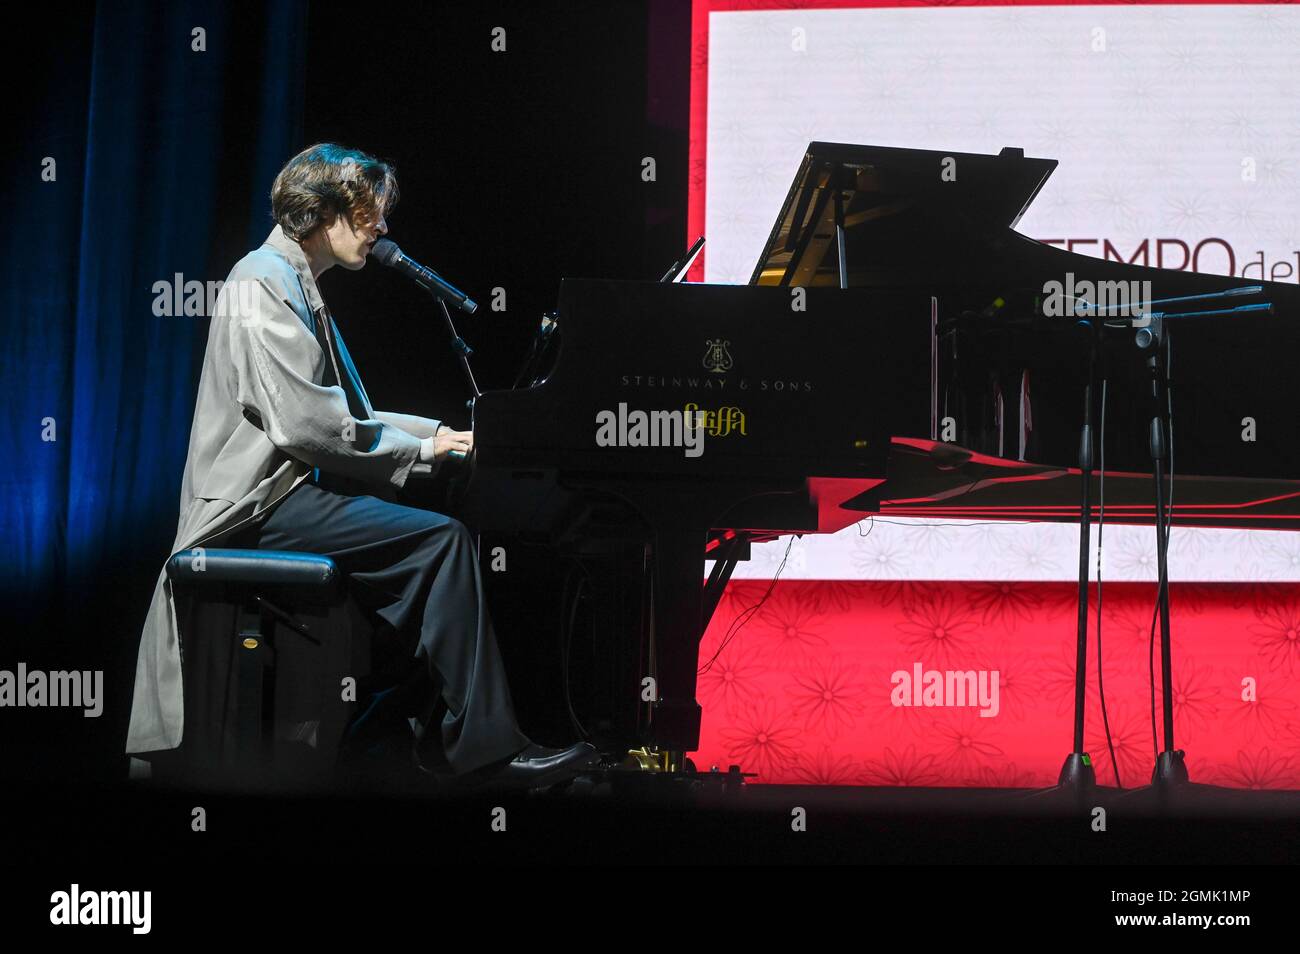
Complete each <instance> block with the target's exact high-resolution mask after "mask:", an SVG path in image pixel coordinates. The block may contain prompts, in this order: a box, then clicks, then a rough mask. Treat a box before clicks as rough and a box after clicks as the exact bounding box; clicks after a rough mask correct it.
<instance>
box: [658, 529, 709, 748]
mask: <svg viewBox="0 0 1300 954" xmlns="http://www.w3.org/2000/svg"><path fill="white" fill-rule="evenodd" d="M705 536H706V534H705V533H704V532H703V531H679V530H673V531H669V532H661V533H658V534H656V535H655V540H654V590H653V592H654V607H653V621H652V625H653V630H652V638H653V640H654V642H653V647H654V652H653V656H652V669H653V671H652V673H651V675H652V676H653V677H654V680H655V682H654V690H655V691H654V694H653V698H654V701H653V703H652V705H651V710H650V711H651V715H650V727H649V742H650V744H651V745H654V746H657V747H658V748H659V749H661V750H665V751H667V752H668V753H670V761H671V762H672V763H673V764H672V767H673V768H676V769H680V768H681V767H682V765H683V764H684V762H683V755H684V753H686V752H691V751H694V750H695V749H697V748H699V744H700V704H699V703H698V702H697V701H696V699H695V677H696V672H697V670H698V668H699V656H700V638H701V636H703V631H702V630H703V618H702V612H703V595H704V592H703V591H704V586H703V581H704V544H705Z"/></svg>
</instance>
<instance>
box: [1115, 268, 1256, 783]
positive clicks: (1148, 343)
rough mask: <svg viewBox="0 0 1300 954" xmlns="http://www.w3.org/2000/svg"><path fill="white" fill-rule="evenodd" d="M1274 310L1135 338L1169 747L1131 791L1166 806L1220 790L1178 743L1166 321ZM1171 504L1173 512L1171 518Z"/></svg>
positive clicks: (1160, 316) (1216, 312)
mask: <svg viewBox="0 0 1300 954" xmlns="http://www.w3.org/2000/svg"><path fill="white" fill-rule="evenodd" d="M1261 292H1263V287H1262V286H1258V285H1256V286H1250V287H1245V288H1233V289H1229V290H1227V291H1224V292H1218V293H1211V294H1206V295H1190V296H1186V297H1183V298H1167V299H1163V300H1162V301H1153V302H1149V303H1144V304H1172V303H1175V302H1177V303H1183V302H1188V301H1211V300H1217V299H1222V298H1230V297H1241V296H1250V295H1257V294H1260V293H1261ZM1272 311H1273V306H1272V304H1271V303H1269V302H1264V303H1261V304H1253V305H1238V306H1236V307H1228V308H1215V309H1212V310H1209V311H1185V312H1177V313H1170V312H1166V311H1154V312H1150V313H1149V319H1150V320H1149V323H1148V324H1147V325H1146V327H1143V328H1141V329H1139V330H1138V332H1137V335H1136V336H1135V339H1134V344H1135V345H1136V346H1137V348H1138V350H1139V351H1142V352H1147V358H1146V365H1147V369H1148V372H1149V373H1150V376H1151V398H1152V402H1153V406H1152V410H1151V422H1150V431H1149V437H1148V445H1149V451H1150V454H1151V462H1152V465H1153V468H1152V469H1153V473H1154V480H1155V503H1156V519H1155V527H1156V579H1157V584H1156V586H1157V591H1156V594H1157V595H1156V607H1157V610H1156V611H1157V613H1158V615H1159V617H1160V691H1161V700H1160V710H1161V717H1162V722H1163V726H1162V730H1163V731H1162V735H1163V737H1164V748H1163V749H1162V750H1161V751H1160V752H1159V753H1158V754H1157V756H1156V764H1155V768H1154V769H1153V770H1152V773H1151V782H1150V784H1149V785H1146V786H1144V787H1142V788H1138V789H1134V790H1133V791H1131V792H1128V793H1126V795H1127V796H1129V797H1138V798H1154V799H1155V800H1156V801H1157V802H1158V803H1159V804H1161V805H1164V804H1166V803H1167V801H1168V800H1169V799H1170V798H1171V797H1182V796H1187V795H1190V794H1192V793H1194V792H1196V791H1206V790H1213V789H1215V788H1217V786H1213V785H1198V784H1194V783H1193V782H1191V781H1190V779H1189V776H1188V773H1187V764H1186V760H1185V755H1186V753H1185V752H1184V751H1183V750H1182V749H1179V748H1175V745H1174V686H1173V657H1172V649H1173V646H1172V640H1171V638H1170V619H1169V562H1168V561H1169V527H1170V525H1171V524H1172V523H1173V508H1172V501H1166V499H1165V466H1166V462H1167V461H1168V460H1169V457H1170V420H1169V375H1168V370H1169V369H1168V368H1167V367H1166V364H1165V359H1164V354H1163V350H1164V349H1165V348H1166V347H1167V342H1168V340H1169V332H1168V329H1167V328H1166V327H1165V322H1167V321H1169V320H1171V319H1175V318H1207V317H1224V316H1230V315H1241V314H1246V313H1266V314H1271V313H1272ZM1171 491H1172V488H1171ZM1167 506H1168V508H1169V512H1168V515H1167V516H1166V507H1167Z"/></svg>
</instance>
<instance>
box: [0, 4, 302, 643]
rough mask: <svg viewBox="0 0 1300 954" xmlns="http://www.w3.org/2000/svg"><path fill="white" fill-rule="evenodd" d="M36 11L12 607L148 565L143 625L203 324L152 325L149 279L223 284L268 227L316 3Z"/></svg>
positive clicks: (292, 132) (26, 124)
mask: <svg viewBox="0 0 1300 954" xmlns="http://www.w3.org/2000/svg"><path fill="white" fill-rule="evenodd" d="M42 19H44V20H45V21H46V22H45V24H44V25H43V26H41V27H36V28H33V29H32V30H30V31H25V32H24V39H23V42H24V43H25V44H26V45H27V49H26V50H25V51H22V50H16V51H15V57H16V58H17V59H16V62H17V63H18V64H19V67H20V68H15V66H14V65H13V63H14V62H15V61H14V60H11V61H10V70H11V71H12V72H11V76H13V77H14V78H15V82H16V83H18V84H19V86H21V90H19V89H17V88H16V89H15V90H14V91H12V93H11V98H12V97H18V98H19V99H21V100H22V104H20V105H18V106H16V107H14V108H16V109H18V113H17V114H16V121H12V120H11V122H10V123H9V124H8V125H9V130H8V141H9V146H8V147H7V148H6V150H5V153H6V154H5V156H4V157H3V160H0V161H3V164H4V167H5V169H6V175H5V176H4V182H3V186H2V188H3V198H4V200H5V202H4V207H5V209H6V210H7V211H8V212H9V213H10V215H9V221H8V222H7V225H6V227H5V228H4V229H2V230H0V248H3V260H4V262H5V266H6V268H5V272H6V279H5V281H4V282H3V283H0V295H3V298H2V299H0V301H2V302H3V312H4V316H5V332H4V334H3V336H0V374H2V375H3V383H4V395H5V402H4V409H3V411H0V449H2V450H3V455H4V461H3V472H2V473H0V481H3V493H0V541H2V542H0V578H2V579H3V585H4V588H5V595H6V597H7V602H8V600H12V599H15V598H19V599H21V600H22V601H24V602H25V603H26V604H27V605H29V606H31V605H36V604H44V605H49V606H54V607H55V608H56V610H57V607H58V604H59V603H60V602H62V601H67V600H76V599H78V598H80V596H82V595H87V589H88V588H89V589H94V588H95V587H94V586H91V587H87V585H86V581H95V582H96V585H98V586H102V585H104V583H105V582H106V581H108V580H111V579H112V578H113V576H114V575H115V574H118V573H125V574H126V575H128V576H129V575H130V574H131V573H132V572H134V573H136V574H137V576H139V575H140V574H141V570H140V568H141V567H144V568H145V571H144V574H143V578H144V580H145V583H144V589H143V591H141V592H140V593H138V594H137V593H135V592H134V590H135V588H136V587H137V586H138V580H137V582H136V583H134V584H133V586H132V588H133V595H134V596H138V597H139V598H140V599H141V600H143V602H142V603H141V604H140V605H139V606H136V605H135V601H134V600H128V601H127V602H128V603H129V605H130V607H131V609H132V610H134V611H137V612H138V616H137V618H135V619H133V620H132V624H133V626H138V624H139V623H140V622H142V620H143V615H144V608H145V604H147V601H148V595H149V586H150V584H151V582H152V574H155V573H156V572H157V570H158V568H159V567H161V565H162V562H163V560H164V559H165V558H166V556H167V555H168V554H167V550H168V547H169V545H170V543H171V541H172V535H173V534H174V532H175V527H176V519H177V515H178V506H177V502H178V497H179V491H180V479H181V472H182V468H183V465H184V460H185V453H186V448H187V444H188V439H189V431H190V419H191V415H192V413H193V408H194V394H195V391H196V388H197V385H198V371H199V362H200V359H201V357H202V353H203V347H204V343H205V341H206V337H207V329H208V320H207V319H206V318H202V317H183V316H182V317H158V316H155V314H154V310H153V303H154V299H155V292H154V290H153V286H154V283H155V282H158V281H165V282H169V283H170V282H172V281H173V280H174V276H176V275H177V274H178V273H179V274H180V275H182V276H184V279H185V280H199V281H202V282H207V281H210V280H221V279H224V278H225V276H226V274H227V272H228V271H229V269H230V266H231V265H232V264H233V263H234V261H235V260H236V259H238V258H239V257H240V256H241V255H243V254H244V253H245V252H246V251H247V250H248V249H249V248H252V247H254V246H256V245H257V244H260V242H261V241H262V240H263V239H264V238H265V236H266V234H267V232H268V231H269V230H270V228H271V226H272V224H273V223H272V222H271V219H270V209H269V205H270V203H269V198H268V196H269V192H270V186H271V181H272V179H273V178H274V176H275V173H276V171H277V170H278V169H279V168H280V166H281V164H283V162H284V161H285V159H286V158H288V157H289V156H291V155H293V154H294V153H295V152H297V151H298V150H299V149H300V148H302V146H303V145H305V144H304V143H302V142H301V134H302V133H301V131H302V106H303V92H304V78H303V70H304V63H305V51H306V19H307V15H306V4H305V3H304V2H301V0H299V2H293V0H268V2H265V3H259V4H256V5H253V4H249V5H233V4H226V3H187V2H177V3H157V2H149V3H145V2H122V0H117V2H101V3H98V4H94V5H91V4H85V5H83V6H80V7H62V8H61V9H59V10H58V11H56V12H51V13H46V14H45V15H44V17H43V18H42ZM200 30H201V31H203V32H202V43H203V45H204V47H205V49H203V50H198V49H196V45H197V44H198V42H199V41H198V40H197V39H196V37H197V36H198V35H199V34H198V33H197V32H196V31H200ZM8 42H10V43H16V40H15V39H14V38H12V37H11V38H10V41H8ZM19 77H21V80H19ZM49 160H52V161H53V162H54V163H55V164H56V166H55V169H56V172H57V177H56V178H55V180H54V181H43V180H42V170H43V168H44V167H45V166H44V164H46V163H48V161H49ZM51 428H52V429H53V437H54V439H53V440H49V439H46V438H48V437H50V436H51V434H50V430H51ZM149 568H152V569H149ZM117 622H118V623H122V622H123V621H122V620H118V621H117ZM133 626H124V628H125V629H126V630H127V631H129V630H130V629H132V628H133ZM136 632H137V633H138V629H136ZM115 638H116V636H115ZM10 648H13V647H12V644H11V645H10ZM123 654H124V655H129V656H131V657H132V659H133V658H134V644H132V645H131V646H130V652H124V653H123ZM4 655H9V654H8V653H5V654H4ZM124 668H125V667H124Z"/></svg>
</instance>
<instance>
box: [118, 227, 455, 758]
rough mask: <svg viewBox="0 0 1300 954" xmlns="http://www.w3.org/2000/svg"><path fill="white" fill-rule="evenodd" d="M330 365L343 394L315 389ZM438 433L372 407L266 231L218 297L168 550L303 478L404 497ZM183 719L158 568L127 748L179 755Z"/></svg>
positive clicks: (166, 594)
mask: <svg viewBox="0 0 1300 954" xmlns="http://www.w3.org/2000/svg"><path fill="white" fill-rule="evenodd" d="M318 322H324V326H323V329H322V331H323V332H324V333H326V334H332V335H334V337H333V344H334V349H333V350H334V351H335V352H337V353H336V354H331V353H329V351H328V350H327V349H323V348H322V347H321V345H320V344H319V343H318V339H317V337H316V329H317V327H318ZM327 340H328V339H327ZM327 362H329V363H330V364H331V366H332V367H331V370H333V371H335V372H336V373H335V374H334V380H337V381H340V382H342V386H334V387H324V386H322V383H321V382H323V381H324V380H325V369H326V363H327ZM350 408H351V409H354V410H355V412H356V413H353V411H352V410H350ZM438 428H439V422H438V421H435V420H431V419H429V418H425V417H417V416H414V415H407V414H390V413H386V412H383V411H375V410H373V408H372V407H371V404H370V400H369V398H368V397H367V396H366V393H365V389H364V388H363V387H362V386H361V380H360V378H359V377H358V375H357V372H356V368H355V367H354V366H353V364H352V361H351V359H350V358H349V357H348V353H347V348H346V346H344V344H343V341H342V339H341V338H339V337H338V336H337V328H335V327H334V325H333V322H332V321H331V320H330V319H329V313H328V311H327V310H326V308H325V305H324V303H323V302H322V301H321V297H320V291H319V290H318V289H317V287H316V280H315V279H314V278H313V277H312V274H311V268H310V267H309V266H308V264H307V257H306V255H304V254H303V251H302V248H301V247H300V246H299V245H298V243H297V242H294V241H293V240H292V239H290V238H289V237H288V236H286V235H285V234H284V233H283V231H281V229H280V227H279V226H278V225H277V226H276V227H275V229H274V230H273V231H272V232H271V234H270V236H268V238H267V240H266V243H265V244H263V245H262V247H261V248H259V249H256V250H255V251H252V252H250V253H249V254H247V255H245V256H244V257H243V258H242V259H240V260H239V262H237V263H236V264H235V267H234V268H233V269H232V270H231V272H230V277H229V278H228V279H226V284H225V285H224V286H223V288H222V290H221V293H220V295H219V296H218V297H217V300H216V309H215V314H214V316H213V317H212V321H211V327H210V328H209V331H208V344H207V352H206V354H205V356H204V359H203V371H202V375H201V378H200V380H199V393H198V400H197V402H196V404H195V408H194V424H193V426H192V428H191V430H190V446H189V455H188V458H187V459H186V461H185V476H184V478H183V480H182V483H181V500H180V523H179V526H178V527H177V531H176V539H175V541H174V543H173V544H172V552H173V553H175V552H177V551H179V550H187V549H190V548H192V547H196V546H200V545H202V546H220V545H221V541H222V540H223V539H224V538H226V537H227V536H228V535H229V534H230V533H231V531H233V530H236V529H238V528H241V527H243V526H245V525H246V524H248V523H249V522H250V521H251V520H252V519H253V518H254V517H255V516H259V515H263V514H265V513H266V511H268V510H270V508H272V507H274V506H275V505H276V504H278V503H279V502H280V501H281V500H282V499H283V498H284V496H285V495H286V494H288V493H289V491H291V490H292V489H293V488H294V487H296V486H298V484H300V483H301V482H302V481H303V480H305V479H307V477H308V476H309V475H310V474H311V473H312V470H313V468H317V467H320V468H324V469H327V470H329V471H331V472H333V473H337V474H341V475H343V476H345V477H352V478H355V479H358V480H362V481H366V482H369V483H373V484H380V485H384V484H387V485H391V486H394V487H402V486H403V485H404V484H405V483H406V480H407V477H408V476H410V475H411V474H412V472H416V473H421V472H423V473H428V472H429V470H430V468H429V467H428V465H424V464H420V463H419V456H420V442H421V439H423V438H426V437H431V436H433V435H434V434H435V433H436V432H437V430H438ZM183 713H184V700H183V696H182V683H181V657H180V642H179V638H178V627H177V622H176V608H175V605H174V601H173V598H172V592H171V585H170V583H169V582H168V580H167V575H166V572H165V571H164V572H161V573H159V575H158V581H157V583H156V585H155V587H154V594H153V602H152V604H151V605H150V607H149V615H148V617H147V618H146V620H145V626H144V632H143V633H142V634H141V636H140V655H139V658H138V660H137V662H136V672H135V693H134V698H133V701H132V705H131V725H130V728H129V730H128V732H127V740H126V751H127V752H128V753H143V752H152V751H157V750H159V749H173V748H175V747H176V746H178V745H180V743H181V736H182V733H183V731H184V727H185V726H184V719H183Z"/></svg>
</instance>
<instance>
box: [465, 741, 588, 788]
mask: <svg viewBox="0 0 1300 954" xmlns="http://www.w3.org/2000/svg"><path fill="white" fill-rule="evenodd" d="M597 761H599V756H598V753H597V752H596V749H595V747H594V746H592V745H590V744H589V743H587V742H579V743H577V744H576V745H571V746H569V747H568V748H567V749H548V748H546V747H545V746H543V745H536V744H531V745H529V746H528V747H527V748H526V749H524V750H523V751H522V752H520V753H519V754H518V755H516V756H515V757H514V758H513V759H511V760H510V761H508V762H502V763H499V764H498V765H496V766H492V767H490V768H488V769H485V770H483V771H482V772H481V773H479V777H480V778H481V779H482V780H483V781H484V782H487V783H488V784H491V785H496V784H505V785H510V786H515V785H518V786H520V787H524V788H541V787H543V786H546V785H554V784H556V783H557V782H564V781H567V780H568V779H571V778H573V777H574V776H575V775H581V774H582V773H583V772H584V771H586V770H587V769H589V768H592V767H594V766H595V764H596V763H597Z"/></svg>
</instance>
